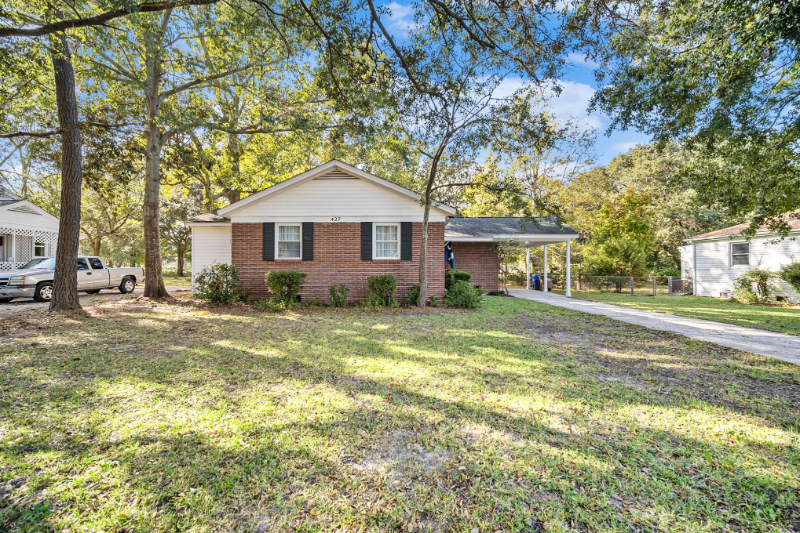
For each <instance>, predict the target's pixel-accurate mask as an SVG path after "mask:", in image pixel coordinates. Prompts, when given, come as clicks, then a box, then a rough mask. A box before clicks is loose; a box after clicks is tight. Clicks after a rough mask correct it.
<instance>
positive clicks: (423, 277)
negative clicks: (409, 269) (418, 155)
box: [417, 148, 442, 307]
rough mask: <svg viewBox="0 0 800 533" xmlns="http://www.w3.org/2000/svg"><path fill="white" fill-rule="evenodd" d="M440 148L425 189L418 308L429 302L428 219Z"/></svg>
mask: <svg viewBox="0 0 800 533" xmlns="http://www.w3.org/2000/svg"><path fill="white" fill-rule="evenodd" d="M441 152H442V148H440V149H439V150H438V151H437V152H436V155H435V156H434V158H433V161H432V162H431V171H430V174H429V175H428V186H427V187H426V189H425V213H424V215H423V216H422V239H421V241H420V250H419V301H418V302H417V306H418V307H425V304H426V302H427V301H428V218H429V215H430V212H431V191H432V190H433V183H434V182H435V181H436V172H437V170H438V168H439V158H440V157H441Z"/></svg>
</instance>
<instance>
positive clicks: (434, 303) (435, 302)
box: [428, 296, 442, 307]
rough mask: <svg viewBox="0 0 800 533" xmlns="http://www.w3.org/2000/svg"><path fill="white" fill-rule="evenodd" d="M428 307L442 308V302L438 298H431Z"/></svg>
mask: <svg viewBox="0 0 800 533" xmlns="http://www.w3.org/2000/svg"><path fill="white" fill-rule="evenodd" d="M428 305H430V306H431V307H441V306H442V301H441V300H440V299H439V298H437V297H436V296H431V297H430V298H429V299H428Z"/></svg>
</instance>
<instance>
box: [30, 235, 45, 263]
mask: <svg viewBox="0 0 800 533" xmlns="http://www.w3.org/2000/svg"><path fill="white" fill-rule="evenodd" d="M37 244H41V245H42V250H44V253H43V254H42V255H37V254H36V245H37ZM34 257H47V243H46V242H38V243H37V242H36V239H34V240H33V250H31V259H32V258H34Z"/></svg>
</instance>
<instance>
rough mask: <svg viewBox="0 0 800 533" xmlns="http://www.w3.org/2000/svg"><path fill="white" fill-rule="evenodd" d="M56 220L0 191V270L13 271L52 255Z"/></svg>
mask: <svg viewBox="0 0 800 533" xmlns="http://www.w3.org/2000/svg"><path fill="white" fill-rule="evenodd" d="M57 242H58V218H56V217H54V216H53V215H51V214H50V213H48V212H47V211H45V210H44V209H42V208H41V207H39V206H38V205H36V204H34V203H33V202H31V201H29V200H25V199H24V198H22V197H20V196H18V195H16V194H14V193H13V192H11V191H9V190H8V189H6V188H4V187H0V270H14V269H17V268H19V267H21V266H22V265H24V264H25V263H27V262H28V261H30V260H31V259H32V258H34V257H41V256H48V255H54V254H55V251H56V243H57Z"/></svg>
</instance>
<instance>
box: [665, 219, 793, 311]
mask: <svg viewBox="0 0 800 533" xmlns="http://www.w3.org/2000/svg"><path fill="white" fill-rule="evenodd" d="M784 220H786V223H787V224H789V227H790V228H791V231H789V235H788V236H786V237H784V238H783V239H781V238H780V236H779V235H777V234H775V233H772V232H770V231H769V228H767V227H761V228H759V229H758V232H757V233H756V235H755V236H754V237H753V238H751V239H750V240H749V241H748V240H747V239H746V238H745V237H744V236H743V235H742V231H743V230H744V229H746V228H747V226H748V224H739V225H737V226H731V227H729V228H724V229H721V230H717V231H712V232H710V233H704V234H703V235H697V236H696V237H692V238H691V239H686V242H687V243H688V244H687V245H684V246H681V247H680V250H681V277H683V278H684V279H691V280H692V281H693V287H694V289H693V290H694V294H695V295H696V296H713V297H715V298H725V297H729V296H731V294H732V293H733V282H734V281H735V280H736V278H738V277H739V276H741V275H742V274H744V273H745V272H747V271H748V270H750V269H753V268H761V269H764V270H772V271H777V270H778V269H779V268H780V267H781V266H782V265H786V264H789V263H792V262H794V261H800V218H796V217H792V216H788V215H786V216H784ZM776 285H777V287H776V290H775V292H774V294H773V297H775V298H781V299H786V300H789V301H791V302H798V301H800V293H798V292H796V291H794V290H793V289H792V287H791V286H790V285H789V284H788V283H786V282H784V281H782V280H778V282H777V284H776Z"/></svg>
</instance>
